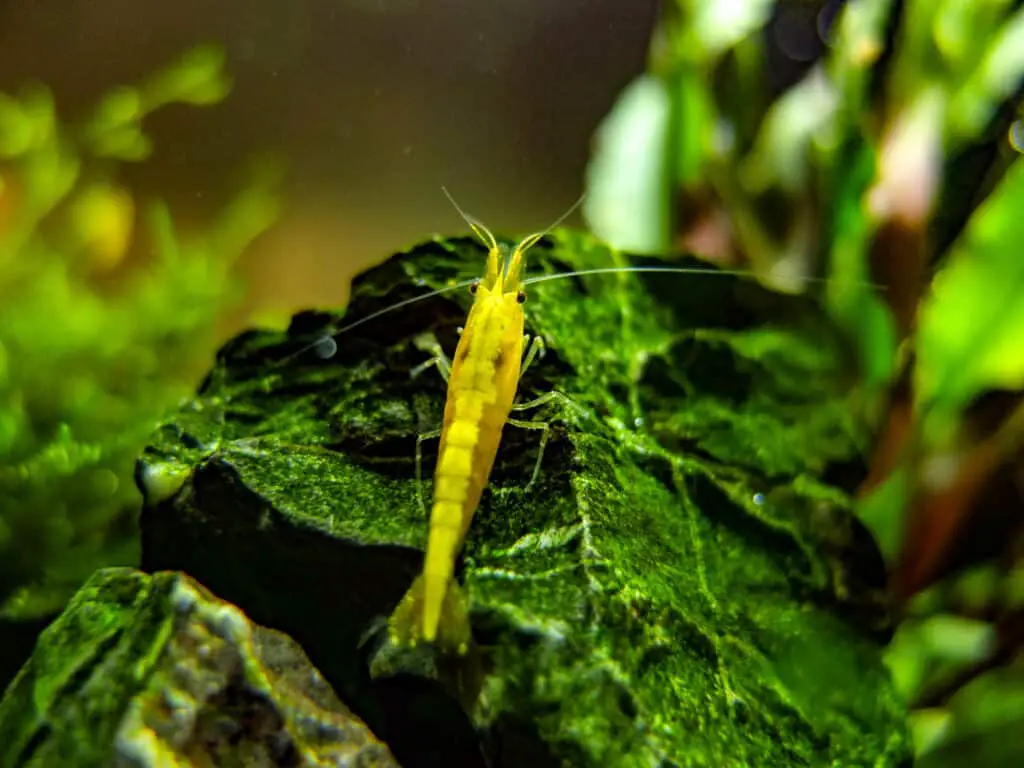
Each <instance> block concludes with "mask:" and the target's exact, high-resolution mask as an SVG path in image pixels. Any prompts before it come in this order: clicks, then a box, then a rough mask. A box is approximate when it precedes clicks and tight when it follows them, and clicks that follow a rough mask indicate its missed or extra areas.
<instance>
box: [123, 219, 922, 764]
mask: <svg viewBox="0 0 1024 768" xmlns="http://www.w3.org/2000/svg"><path fill="white" fill-rule="evenodd" d="M531 258H532V264H531V265H530V270H531V271H532V272H534V273H535V274H542V273H545V272H553V271H555V270H564V269H566V268H574V269H580V268H593V267H607V266H610V265H612V264H613V263H616V260H619V261H621V260H622V257H621V256H619V255H617V254H614V253H611V252H609V251H608V250H606V249H604V248H603V247H601V246H600V245H598V244H597V243H595V242H594V241H592V240H590V239H589V238H587V237H584V236H581V235H576V234H573V233H568V232H559V233H557V234H556V235H554V236H553V237H552V238H549V240H547V241H545V243H544V244H542V245H540V246H538V247H537V248H535V249H534V251H531ZM481 263H482V254H481V252H480V250H479V249H478V248H476V247H475V246H474V245H473V244H471V243H470V242H468V241H466V240H452V241H436V242H433V243H430V244H427V245H424V246H421V247H418V248H416V249H414V250H413V251H411V252H409V253H407V254H404V255H400V256H398V257H396V258H394V259H392V260H391V261H389V262H387V263H386V264H384V265H382V266H381V267H379V268H377V269H374V270H372V271H370V272H368V273H366V274H365V275H363V276H361V277H360V278H359V279H357V281H356V284H355V286H354V290H353V299H352V303H351V305H350V307H349V311H348V315H347V316H346V317H345V319H344V321H339V320H338V318H334V317H330V316H328V315H320V314H315V313H308V314H304V315H300V316H297V317H296V318H295V320H294V321H293V323H292V327H291V328H290V329H289V332H288V333H287V334H276V333H257V332H253V333H248V334H244V335H243V336H241V337H239V338H237V339H235V340H234V341H233V342H231V343H230V344H228V345H227V346H226V347H225V348H224V349H223V350H222V351H221V353H220V355H219V358H218V363H217V365H216V366H215V368H214V370H213V371H212V372H211V374H210V376H209V377H208V379H207V381H206V383H205V384H204V386H203V388H202V390H201V392H200V394H199V395H198V397H197V398H196V399H195V400H194V401H193V402H192V403H190V404H189V405H188V406H186V407H185V408H184V409H183V410H182V411H181V412H180V413H179V414H178V415H177V416H176V417H175V418H174V420H173V421H172V422H171V423H168V424H166V425H165V426H164V427H163V428H162V429H161V431H160V433H159V434H158V436H157V438H156V439H155V441H154V444H153V446H152V447H151V448H150V449H148V451H147V454H146V456H145V458H144V460H143V461H142V462H141V463H140V465H139V470H138V477H139V482H140V485H141V487H142V488H143V490H144V491H145V492H146V494H147V499H148V506H147V509H146V510H145V511H144V514H143V562H144V565H145V567H146V568H149V569H164V568H174V569H182V570H185V571H187V572H189V573H191V574H193V575H195V576H196V577H197V578H199V579H200V580H201V581H203V583H205V584H207V585H208V586H209V587H210V588H211V589H213V590H215V591H216V592H217V593H218V594H220V595H222V596H223V597H224V598H225V599H229V600H231V601H232V602H235V603H236V604H238V605H240V606H242V607H243V608H244V609H245V610H246V611H247V612H248V613H249V614H250V615H251V616H252V617H253V619H254V620H255V621H258V622H260V623H264V624H268V625H270V626H274V627H276V628H278V629H281V630H283V631H286V632H288V633H289V634H290V635H291V636H293V637H295V638H296V640H298V641H299V642H300V643H302V645H303V647H304V648H305V650H306V651H307V653H309V655H310V658H311V659H312V661H313V662H314V663H315V664H316V665H317V667H318V668H319V669H321V670H322V671H323V673H324V675H325V677H326V678H327V680H328V681H329V682H331V684H332V685H333V686H334V687H335V689H336V690H337V691H338V692H339V694H340V695H341V696H342V698H343V699H344V700H345V701H346V703H347V704H349V705H350V706H352V707H353V709H354V710H355V711H356V713H357V714H359V715H360V716H361V717H363V719H364V720H366V722H367V723H368V724H369V725H370V727H371V728H373V730H374V732H375V733H377V734H378V735H379V736H380V737H381V738H382V739H383V740H385V741H386V742H388V743H389V745H390V746H391V748H392V750H393V751H394V753H395V755H396V757H397V758H398V759H399V761H400V762H402V764H403V765H405V766H406V767H407V768H413V767H414V766H417V765H482V764H483V763H482V762H480V757H479V752H478V751H477V750H478V749H482V751H483V753H484V754H485V755H486V756H487V758H488V761H489V764H490V765H491V766H494V767H498V766H521V765H538V766H548V765H552V766H554V765H567V766H579V767H580V768H585V767H588V766H601V767H602V768H614V767H616V766H648V765H650V766H723V765H773V766H774V765H778V766H782V765H815V766H817V765H901V764H906V763H907V762H908V761H909V756H910V748H909V743H908V738H907V731H906V723H905V711H904V707H903V705H902V703H901V702H900V701H899V699H898V697H897V696H896V694H895V693H894V691H893V688H892V686H891V684H890V681H889V678H888V675H887V673H886V671H885V669H884V667H883V666H882V662H881V657H880V650H881V645H882V643H883V642H884V639H885V637H886V632H887V623H886V622H887V619H886V616H885V614H884V611H883V610H881V609H880V608H878V607H877V606H878V602H877V600H876V595H877V594H878V592H879V590H880V587H882V586H883V584H884V576H883V575H882V566H881V561H880V559H879V557H878V554H877V551H875V549H874V547H873V545H872V544H871V542H870V539H868V538H866V537H865V536H864V535H863V532H862V529H861V528H860V527H859V526H858V525H857V524H856V523H855V521H853V520H852V518H851V516H850V513H849V510H848V507H849V503H848V502H849V499H848V495H847V494H848V492H849V491H850V490H851V489H852V487H853V485H854V483H855V482H856V480H857V479H858V477H859V472H860V471H861V470H860V462H859V458H858V456H859V452H858V440H859V429H858V425H857V423H856V422H855V420H854V418H853V416H852V415H851V414H852V413H853V409H852V408H851V407H850V405H849V404H848V403H846V402H844V401H843V399H842V398H839V397H837V396H836V391H837V388H841V386H842V385H843V383H844V381H845V380H844V378H843V373H844V371H843V365H842V363H843V357H842V354H841V352H840V350H841V349H842V347H841V345H840V344H839V343H838V342H837V340H836V339H835V338H834V337H833V336H831V335H830V332H829V327H828V325H827V323H825V322H824V321H823V320H822V318H821V316H820V315H819V314H817V313H816V312H815V311H814V308H813V305H811V304H810V303H809V302H807V301H801V300H796V299H793V298H788V297H778V296H774V295H772V294H769V293H768V292H767V291H764V290H763V289H761V288H759V287H758V286H756V285H754V284H752V283H750V282H747V281H743V280H739V279H736V278H732V277H723V276H721V275H685V276H681V275H665V274H646V275H638V274H612V275H607V274H602V275H589V276H583V277H576V278H572V279H562V280H551V281H548V282H541V283H537V284H535V285H531V286H529V287H528V293H529V299H528V302H527V304H526V310H527V330H528V332H530V333H532V334H541V335H542V336H543V337H544V339H545V341H546V342H547V347H548V350H549V351H548V354H547V356H546V357H545V358H543V360H541V361H539V362H537V363H535V364H534V365H533V366H532V367H531V368H530V369H529V372H528V373H527V374H526V375H525V377H524V379H523V381H522V383H521V386H520V397H521V399H530V398H533V397H536V396H537V395H539V394H542V393H543V392H546V391H550V390H551V389H556V390H557V391H559V392H561V393H563V394H564V395H565V397H564V398H556V399H555V400H554V401H553V402H551V403H550V404H549V405H547V406H545V407H543V408H542V409H541V410H540V411H539V412H538V413H537V414H536V415H535V416H531V418H538V419H545V420H547V421H549V422H550V423H551V424H552V426H553V430H552V436H551V439H550V441H549V443H548V445H547V449H546V452H545V454H544V458H543V464H542V468H541V474H540V477H539V479H538V481H537V482H536V483H535V484H534V485H533V486H532V487H529V488H528V487H527V483H528V480H529V478H530V475H531V472H532V470H533V465H534V461H535V459H536V453H537V449H538V443H539V435H538V434H537V432H536V431H533V430H521V429H516V428H514V427H508V428H506V430H505V433H504V437H503V442H502V446H501V448H500V450H499V453H498V458H497V462H496V465H495V471H494V474H493V475H492V478H491V487H490V488H489V490H488V491H487V492H485V495H484V497H483V501H482V503H481V506H480V509H479V511H478V512H477V515H476V518H475V520H474V522H473V525H472V527H471V529H470V532H469V536H468V541H467V544H466V548H465V553H464V558H463V562H462V563H461V568H460V578H461V580H462V581H463V583H464V585H465V587H466V591H467V593H468V595H469V598H470V601H471V616H472V621H473V628H474V638H475V643H476V648H475V650H474V652H473V653H472V654H471V655H470V657H469V659H467V660H466V661H465V662H463V663H462V664H461V666H460V665H458V664H456V665H455V667H456V668H455V670H454V672H453V671H452V669H450V668H446V667H444V666H443V665H442V666H441V667H437V668H434V667H431V664H430V663H429V662H423V659H422V656H416V654H412V656H411V657H410V659H406V660H404V661H403V659H402V658H401V656H395V655H394V654H393V653H391V650H389V649H388V647H387V645H386V642H385V641H384V640H383V639H382V638H383V635H384V633H382V632H380V631H379V630H380V627H381V624H382V622H383V621H384V619H385V618H386V617H387V615H388V614H389V612H390V611H391V610H392V609H393V608H394V606H395V604H396V603H397V602H398V600H399V599H400V597H401V595H402V593H403V592H404V590H405V589H406V588H407V587H408V585H409V583H410V582H411V580H412V579H413V577H414V576H415V575H416V573H417V572H418V570H419V568H420V565H421V562H422V547H423V546H424V543H425V541H426V533H427V521H426V518H425V516H424V514H423V511H422V508H421V506H420V504H419V501H418V498H417V485H416V480H415V466H414V456H415V444H416V435H417V434H418V433H422V432H427V431H429V430H432V429H434V428H436V427H437V426H439V423H440V418H441V413H442V407H443V401H444V393H445V389H444V384H443V382H442V380H441V379H440V377H438V376H436V375H434V374H432V373H425V374H423V375H420V376H418V377H415V378H412V377H410V371H411V370H412V369H414V368H415V367H416V366H417V365H419V364H420V363H422V362H423V361H424V360H426V359H428V357H429V356H430V355H431V354H432V352H431V349H432V348H433V346H434V345H435V343H440V345H441V347H442V348H443V349H445V350H447V351H448V353H449V354H450V353H451V351H452V349H453V348H454V346H455V340H456V338H457V328H458V326H459V325H460V324H461V323H462V322H463V320H464V317H465V312H466V309H467V307H468V305H469V302H470V301H471V296H470V295H469V292H468V291H465V290H460V291H457V292H453V293H448V294H444V295H442V296H434V297H432V298H429V299H426V300H424V301H420V302H416V303H411V304H408V305H406V306H404V307H402V308H400V309H398V310H396V311H393V312H389V313H387V314H384V315H382V316H379V317H374V318H371V319H369V320H368V321H366V322H363V323H361V324H360V325H358V326H357V327H353V328H351V329H349V330H347V331H345V332H344V333H342V334H340V335H338V336H337V337H336V339H335V340H334V341H333V342H331V341H327V340H322V341H321V343H316V341H317V339H318V338H320V339H323V337H324V333H325V331H324V329H325V328H326V327H327V326H328V325H329V324H331V323H333V324H334V327H337V325H339V324H344V323H350V322H352V321H354V320H358V319H360V318H365V317H367V316H368V315H369V314H371V313H372V312H375V311H377V310H380V309H382V308H384V307H386V306H389V305H391V304H393V303H395V302H398V301H401V300H404V299H408V298H411V297H413V296H416V295H418V294H421V293H426V292H427V291H428V290H430V289H436V288H441V287H443V286H445V285H447V284H449V283H450V282H452V281H454V280H458V279H462V278H466V277H470V276H472V275H473V273H474V272H475V271H476V270H478V269H479V265H480V264H481ZM435 456H436V441H434V443H433V444H431V443H430V442H428V443H426V449H425V451H424V477H429V476H430V474H431V470H432V468H433V463H434V459H435ZM429 493H430V488H429V482H427V483H425V488H424V494H425V496H427V498H429ZM416 664H422V666H421V667H420V668H419V669H420V670H421V671H431V670H432V673H433V674H434V676H435V677H437V679H438V680H440V681H441V682H442V683H444V685H443V686H442V685H441V684H434V683H431V682H429V681H427V680H423V679H422V678H418V677H417V676H416V675H414V674H409V672H410V671H413V672H414V671H416V667H415V665H416ZM371 669H372V670H373V673H374V676H375V679H374V678H371V674H370V670H371ZM395 670H405V672H404V673H403V674H400V675H395V676H390V677H389V676H388V673H390V672H394V671H395ZM457 701H458V702H461V705H462V707H463V708H464V709H465V712H466V715H465V716H463V715H462V714H461V712H462V710H461V709H460V708H459V706H458V704H457V703H456V702H457ZM466 717H468V718H469V723H471V724H472V726H473V728H472V730H469V731H468V735H467V729H468V725H467V722H466ZM453 738H454V739H455V742H453V741H452V740H453ZM467 739H468V741H467ZM477 742H479V745H478V744H477ZM450 743H457V744H459V745H460V746H457V747H455V748H452V747H447V746H444V745H447V744H450ZM445 749H454V750H455V751H454V752H445V751H444V750H445Z"/></svg>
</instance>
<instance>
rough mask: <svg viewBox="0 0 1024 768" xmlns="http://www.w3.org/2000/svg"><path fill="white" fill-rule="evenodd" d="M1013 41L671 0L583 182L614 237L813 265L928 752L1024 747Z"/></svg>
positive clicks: (954, 23)
mask: <svg viewBox="0 0 1024 768" xmlns="http://www.w3.org/2000/svg"><path fill="white" fill-rule="evenodd" d="M1022 52H1024V9H1022V8H1021V7H1020V3H1016V2H1013V1H1012V0H988V1H987V2H971V1H969V0H945V1H943V2H934V1H933V0H906V2H894V1H893V0H849V2H845V3H840V2H827V3H826V2H777V3H776V2H770V1H769V0H748V1H747V2H737V3H729V4H725V3H701V2H696V0H669V1H668V2H666V3H665V4H664V13H663V16H662V19H661V23H660V25H659V27H658V31H657V34H656V37H655V42H654V43H653V45H652V47H651V55H650V67H649V71H648V73H646V74H645V75H643V76H642V77H640V78H639V79H638V80H637V81H635V82H634V83H633V84H632V85H630V86H629V88H628V89H627V90H626V91H625V93H624V94H623V95H622V97H621V99H620V101H619V103H618V105H617V106H616V108H615V109H614V110H613V112H612V113H611V114H610V115H609V117H608V118H607V120H606V121H605V124H604V125H603V126H602V127H601V130H600V132H599V136H598V139H599V142H598V148H597V152H596V155H595V157H594V159H593V161H592V163H591V167H590V172H589V185H590V191H591V195H590V198H589V200H588V204H587V209H586V213H587V216H588V219H589V221H590V223H591V225H592V226H593V228H594V230H595V231H596V232H597V233H598V234H600V235H601V236H603V237H604V238H606V239H607V240H609V241H610V242H613V243H615V244H618V245H620V246H622V247H625V248H630V249H633V250H640V251H644V252H648V253H652V254H662V255H663V254H668V253H671V252H673V251H689V252H694V253H697V254H700V255H703V256H705V257H707V258H712V259H715V260H717V261H720V262H726V263H746V264H749V265H750V266H751V267H752V268H753V269H754V270H755V271H756V272H757V273H758V274H759V275H760V276H761V278H762V279H763V280H764V281H765V282H769V283H771V284H773V285H774V286H776V287H780V288H783V289H786V290H800V289H801V288H803V287H808V286H807V278H814V277H825V278H827V281H826V282H825V288H824V290H823V291H820V292H821V293H823V295H824V299H825V302H826V304H827V306H828V307H829V310H830V312H831V314H832V316H833V317H834V318H835V319H836V320H837V321H838V322H839V324H840V325H841V326H842V327H844V328H845V329H846V332H847V335H848V339H849V342H850V344H851V346H852V348H853V349H854V350H855V351H856V355H857V358H858V359H859V361H860V384H859V386H858V388H857V391H856V392H854V393H852V402H856V403H857V404H858V405H859V407H858V408H857V412H858V413H860V414H861V418H862V420H863V421H864V423H865V424H866V425H867V426H868V427H869V428H870V429H871V430H873V431H874V433H875V434H876V435H877V438H876V441H875V442H876V444H875V445H874V446H873V448H872V449H871V451H870V455H869V457H868V458H867V460H868V462H869V464H870V467H869V472H868V474H867V477H866V478H865V479H864V482H863V483H862V484H861V490H860V502H859V515H860V519H861V520H862V521H864V523H865V524H867V526H868V527H869V528H870V529H871V531H872V533H873V534H874V536H875V538H876V541H877V542H878V544H879V546H880V547H881V550H882V551H883V553H884V555H885V557H886V559H887V561H888V563H889V566H890V572H891V575H892V578H891V581H892V585H891V592H892V599H893V602H894V605H895V607H896V608H897V609H898V610H899V611H902V612H903V613H904V614H905V616H906V617H907V618H906V621H905V623H904V624H903V626H902V628H901V631H900V633H899V634H898V636H897V639H896V642H895V643H894V645H893V646H892V648H891V651H890V661H891V663H892V666H893V669H894V673H895V675H896V679H897V681H898V682H899V683H900V684H901V687H902V689H903V691H904V693H905V695H906V696H907V697H908V699H909V700H910V701H911V702H913V703H914V705H915V706H916V707H917V708H918V714H917V716H916V718H915V722H916V723H917V724H918V726H919V727H918V730H917V737H918V751H919V757H921V759H922V764H926V765H953V764H959V763H957V762H956V761H957V760H958V759H959V756H962V754H963V750H967V751H971V752H972V753H973V757H974V759H975V761H976V762H975V764H976V765H977V764H979V763H978V762H977V761H978V760H979V759H983V760H987V761H988V762H985V763H984V764H993V765H998V764H1008V763H1009V762H1013V761H1014V760H1013V759H1010V758H1009V757H1008V753H1007V752H1006V749H1007V748H1009V749H1017V750H1024V745H1019V744H1016V743H1015V744H1014V746H1011V747H1008V746H1007V742H1006V741H1005V740H1001V739H999V738H998V734H999V733H1006V732H1009V731H1010V730H1012V729H1013V728H1014V727H1015V728H1017V729H1020V728H1021V727H1022V724H1024V709H1022V708H1021V707H1020V705H1019V704H1018V705H1016V706H1013V705H1012V702H1013V701H1020V700H1021V691H1022V690H1024V688H1022V687H1021V682H1020V681H1021V677H1020V670H1019V661H1017V662H1014V659H1015V658H1019V656H1020V652H1021V649H1022V648H1024V630H1022V627H1024V600H1022V599H1021V589H1020V584H1021V583H1022V576H1024V559H1022V556H1021V553H1022V552H1024V548H1022V547H1020V546H1019V542H1020V541H1021V537H1022V535H1024V526H1022V524H1021V519H1020V517H1019V515H1018V516H1013V515H1011V514H1008V513H1007V512H1006V511H1005V510H1006V508H1007V507H1012V506H1014V505H1015V506H1017V507H1018V508H1019V506H1020V504H1021V499H1022V495H1024V493H1022V490H1021V487H1020V484H1019V474H1018V475H1017V477H1018V480H1016V481H1014V479H1013V473H1014V472H1018V473H1019V467H1020V461H1021V455H1022V448H1024V398H1022V390H1024V302H1022V301H1021V295H1022V293H1024V260H1022V259H1021V258H1020V254H1019V250H1020V243H1021V242H1022V241H1024V225H1022V219H1021V216H1020V211H1021V208H1022V206H1024V163H1022V161H1021V159H1020V152H1021V151H1022V150H1024V121H1022V116H1024V113H1022V107H1021V94H1022V89H1024V55H1022ZM809 287H810V289H811V290H818V289H817V287H816V285H814V284H812V285H810V286H809ZM879 288H880V290H879ZM965 569H966V570H965ZM932 585H935V586H934V587H932ZM930 587H932V588H931V589H929V588H930ZM1014 664H1016V666H1014ZM979 707H981V709H983V710H984V711H986V712H988V713H989V714H987V715H985V716H980V715H978V714H977V713H978V712H979V711H980V710H979ZM995 713H998V716H995ZM988 735H990V736H993V737H994V738H987V736H988ZM979 747H984V749H985V750H988V751H985V752H983V753H979V752H978V749H979ZM1012 754H1015V755H1016V756H1017V757H1016V759H1019V758H1020V754H1021V752H1020V751H1018V752H1016V753H1012Z"/></svg>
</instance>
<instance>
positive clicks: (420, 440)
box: [416, 429, 441, 517]
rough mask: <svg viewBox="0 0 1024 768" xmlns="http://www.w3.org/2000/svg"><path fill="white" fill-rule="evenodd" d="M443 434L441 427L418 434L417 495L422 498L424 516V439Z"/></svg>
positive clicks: (421, 506)
mask: <svg viewBox="0 0 1024 768" xmlns="http://www.w3.org/2000/svg"><path fill="white" fill-rule="evenodd" d="M440 436H441V430H440V429H432V430H431V431H430V432H424V433H423V434H420V435H416V497H417V498H418V499H419V500H420V509H422V510H423V516H424V517H426V516H427V502H426V501H425V500H424V498H423V441H424V440H433V439H434V438H435V437H440Z"/></svg>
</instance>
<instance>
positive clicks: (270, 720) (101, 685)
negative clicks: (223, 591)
mask: <svg viewBox="0 0 1024 768" xmlns="http://www.w3.org/2000/svg"><path fill="white" fill-rule="evenodd" d="M0 765H2V766H4V767H5V768H7V767H8V766H11V768H13V767H14V766H24V765H31V766H55V767H56V766H76V767H81V768H89V766H116V767H117V768H122V767H123V768H157V767H158V766H159V767H160V768H164V767H174V768H192V767H193V766H194V767H195V768H205V767H206V766H218V768H219V767H224V768H231V767H232V766H239V768H240V767H241V766H247V767H250V766H251V767H256V768H259V767H261V766H264V767H266V768H271V767H272V766H294V767H295V768H298V767H299V766H310V767H311V768H312V767H313V766H337V767H338V768H342V767H345V768H355V767H356V766H359V767H360V768H369V767H370V766H381V767H382V768H384V767H386V766H397V765H398V764H397V763H396V762H395V760H394V758H393V757H392V756H391V754H390V753H389V751H388V749H387V748H386V747H385V746H383V745H382V744H380V743H379V742H378V741H377V740H376V739H375V738H374V736H373V734H371V733H370V732H369V730H368V729H367V728H366V726H365V725H364V724H363V723H362V722H360V721H359V720H358V719H357V718H356V717H355V716H353V715H352V713H351V712H350V711H349V710H348V709H347V708H346V707H345V706H344V705H343V704H342V703H341V702H340V701H339V700H338V698H337V696H336V695H335V694H334V691H333V690H331V687H330V686H329V685H328V684H327V683H326V682H325V681H324V679H323V677H322V676H321V675H320V673H319V672H318V671H317V670H316V669H315V668H314V667H313V666H312V665H311V664H310V662H309V659H308V658H307V657H306V655H305V654H304V653H303V651H302V649H301V648H300V647H299V646H298V644H296V643H295V641H294V640H292V639H291V638H289V637H288V636H287V635H284V634H281V633H280V632H276V631H273V630H270V629H267V628H265V627H260V626H258V625H255V624H252V623H251V622H250V621H249V620H248V618H246V616H245V614H244V613H242V611H240V610H239V609H238V608H236V607H234V606H233V605H230V604H228V603H225V602H223V601H221V600H218V599H217V598H216V597H214V596H213V595H212V594H210V593H209V592H208V591H207V590H205V589H204V588H203V587H202V586H200V585H199V584H198V583H196V582H195V581H193V580H191V579H189V578H188V577H187V576H184V575H182V574H179V573H173V572H161V573H157V574H154V575H153V576H147V575H145V574H142V573H140V572H137V571H134V570H131V569H127V568H114V569H108V570H103V571H99V572H97V573H96V574H95V575H94V576H93V577H92V578H91V579H90V580H89V582H88V583H86V585H85V586H84V587H82V589H81V590H80V591H79V592H78V594H77V595H76V596H75V597H74V599H73V600H72V601H71V603H70V604H69V605H68V607H67V609H66V610H65V611H64V613H63V614H62V615H61V616H60V617H59V618H58V619H57V620H56V622H54V624H53V625H51V626H50V627H49V628H48V629H47V630H46V631H45V632H43V634H42V635H41V637H40V639H39V642H38V644H37V646H36V649H35V652H34V654H33V655H32V657H31V659H30V660H29V661H28V662H27V663H26V665H25V666H24V667H23V668H22V670H21V672H20V673H19V675H18V676H17V677H16V678H15V680H14V682H13V683H12V685H11V687H10V689H9V690H8V692H7V695H6V696H5V698H4V699H3V701H2V703H0Z"/></svg>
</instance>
